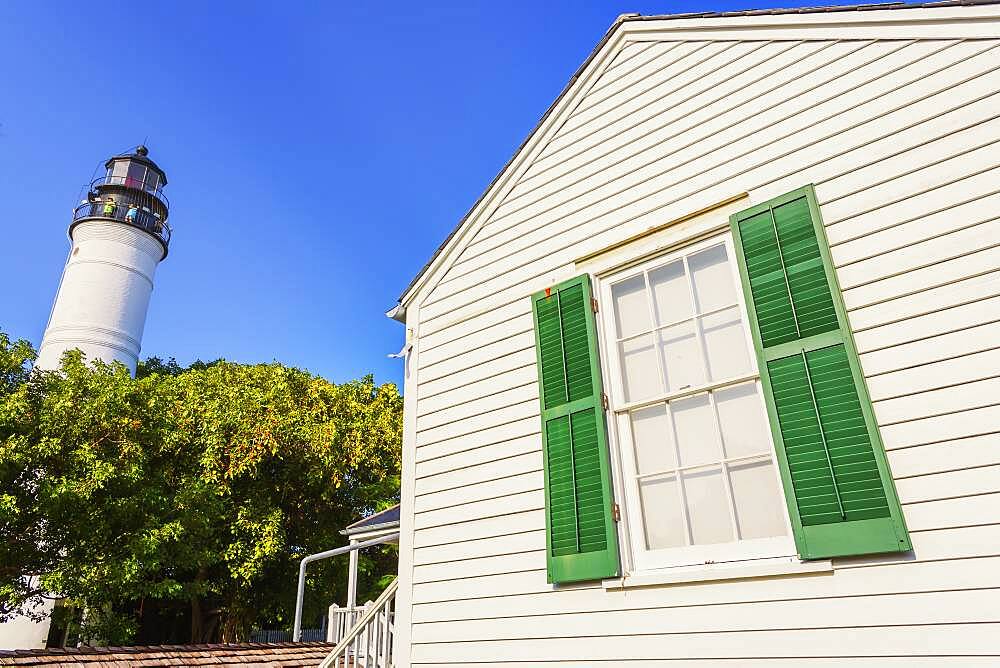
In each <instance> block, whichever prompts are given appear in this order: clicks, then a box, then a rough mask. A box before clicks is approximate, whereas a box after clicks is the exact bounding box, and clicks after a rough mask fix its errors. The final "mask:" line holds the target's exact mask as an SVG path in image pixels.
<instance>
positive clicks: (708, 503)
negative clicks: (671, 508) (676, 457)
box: [683, 469, 734, 545]
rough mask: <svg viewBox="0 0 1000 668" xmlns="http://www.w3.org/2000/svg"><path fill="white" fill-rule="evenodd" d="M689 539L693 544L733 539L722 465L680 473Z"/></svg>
mask: <svg viewBox="0 0 1000 668" xmlns="http://www.w3.org/2000/svg"><path fill="white" fill-rule="evenodd" d="M683 480H684V495H685V498H686V500H687V513H688V520H689V521H690V522H691V542H692V543H694V544H695V545H706V544H709V543H727V542H729V541H731V540H733V539H734V536H733V521H732V518H731V517H730V514H729V497H728V495H727V494H726V488H725V486H724V485H723V481H722V469H715V470H711V471H695V472H687V473H684V474H683Z"/></svg>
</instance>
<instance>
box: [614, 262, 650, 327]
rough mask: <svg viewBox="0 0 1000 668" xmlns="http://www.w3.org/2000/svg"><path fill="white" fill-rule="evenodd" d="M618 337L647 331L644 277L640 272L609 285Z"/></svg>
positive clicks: (647, 319) (647, 307)
mask: <svg viewBox="0 0 1000 668" xmlns="http://www.w3.org/2000/svg"><path fill="white" fill-rule="evenodd" d="M611 299H612V301H613V302H614V308H615V323H616V325H617V327H618V330H617V331H618V338H620V339H623V338H625V337H628V336H632V335H634V334H640V333H642V332H648V331H649V330H650V329H652V327H650V325H649V304H648V303H647V301H646V279H645V278H644V277H643V275H642V274H639V275H638V276H633V277H632V278H630V279H628V280H625V281H622V282H621V283H615V284H614V285H613V286H611Z"/></svg>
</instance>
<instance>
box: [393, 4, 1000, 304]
mask: <svg viewBox="0 0 1000 668" xmlns="http://www.w3.org/2000/svg"><path fill="white" fill-rule="evenodd" d="M995 4H1000V0H931V1H930V2H880V3H869V4H862V5H827V6H822V7H788V8H772V9H745V10H741V11H730V12H689V13H686V14H653V15H651V16H643V15H642V14H622V15H621V16H619V17H618V18H617V19H615V22H614V23H612V24H611V27H610V28H608V31H607V32H606V33H605V34H604V37H603V38H601V41H600V42H598V43H597V46H595V47H594V50H593V51H591V52H590V55H589V56H587V59H586V60H584V61H583V64H582V65H580V67H579V68H578V69H577V70H576V72H575V73H574V74H573V76H572V77H570V80H569V82H568V83H567V84H566V87H565V88H563V90H562V92H561V93H559V96H558V97H557V98H556V99H555V101H554V102H553V103H552V105H551V106H550V107H549V108H548V109H547V110H546V111H545V113H544V114H542V117H541V119H539V121H538V123H537V124H536V125H535V127H534V128H533V129H532V130H531V132H529V133H528V136H527V137H526V138H525V139H524V141H523V142H521V145H520V146H518V148H517V150H516V151H514V155H513V156H511V158H510V160H508V161H507V164H505V165H504V166H503V168H502V169H501V170H500V173H499V174H497V175H496V176H495V177H493V180H492V181H491V182H490V184H489V185H488V186H486V190H484V191H483V193H482V194H481V195H480V196H479V197H478V198H477V199H476V201H475V202H474V203H473V204H472V208H470V209H469V210H468V211H467V212H466V214H465V215H464V216H462V218H461V220H459V221H458V224H457V225H456V226H455V227H454V229H452V231H451V232H450V233H449V234H448V236H447V237H445V240H444V241H442V242H441V245H440V246H438V249H437V250H436V251H434V255H432V256H431V259H430V260H428V261H427V263H426V264H425V265H424V266H423V267H422V268H421V269H420V271H419V272H417V275H416V276H414V277H413V280H411V281H410V284H409V285H407V286H406V289H405V290H403V294H401V295H399V300H398V301H399V302H400V303H402V301H403V298H404V297H405V296H406V293H407V292H409V291H410V289H411V288H412V287H413V286H414V285H416V284H417V281H419V280H420V277H421V276H423V275H424V273H426V272H427V270H428V269H430V266H431V265H432V264H434V260H436V259H437V257H438V255H440V254H441V253H442V252H443V251H444V249H445V246H447V245H448V242H449V241H451V240H452V238H453V237H454V236H455V235H456V234H458V231H459V230H460V229H462V226H463V225H465V221H467V220H468V219H469V216H470V215H472V212H473V211H475V210H476V207H477V206H479V203H480V202H481V201H482V200H483V198H484V197H486V195H487V194H488V193H489V192H490V190H491V189H492V188H493V186H494V184H495V183H496V182H497V181H499V180H500V177H501V176H503V173H504V172H506V171H507V168H508V167H510V166H511V164H512V163H513V162H514V160H515V159H516V158H517V155H518V154H519V153H520V152H521V150H522V149H523V148H524V147H525V145H527V143H528V142H529V141H530V140H531V137H532V136H533V135H534V134H535V133H536V132H537V131H538V130H539V128H541V127H542V125H543V124H544V123H545V119H547V118H548V117H549V115H550V114H551V113H552V111H553V110H554V109H555V108H556V105H558V104H559V100H561V99H562V98H563V96H564V95H566V93H568V92H569V90H570V88H572V86H573V84H574V83H576V80H577V79H578V78H579V77H580V75H581V74H583V71H584V70H585V69H587V65H589V64H590V61H591V60H593V59H594V56H596V55H597V54H598V52H600V50H601V48H602V47H603V46H604V44H605V42H607V41H608V40H609V39H610V38H611V35H612V34H614V32H615V29H616V28H617V27H618V26H619V25H620V24H621V23H624V22H625V21H664V20H674V19H721V18H725V19H728V18H739V17H744V16H778V15H780V14H829V13H833V12H871V11H882V10H886V9H935V8H947V7H977V6H980V5H995Z"/></svg>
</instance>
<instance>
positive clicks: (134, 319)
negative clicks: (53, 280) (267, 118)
mask: <svg viewBox="0 0 1000 668" xmlns="http://www.w3.org/2000/svg"><path fill="white" fill-rule="evenodd" d="M104 166H105V168H106V170H107V171H106V173H105V175H104V176H102V177H100V178H98V179H97V180H95V181H94V182H93V183H91V184H90V187H89V189H88V191H87V197H86V199H85V200H84V201H83V202H81V203H80V204H79V205H78V206H77V207H76V209H74V210H73V222H72V223H70V226H69V238H70V242H71V248H70V252H69V258H68V259H67V260H66V267H65V268H64V269H63V275H62V280H61V281H60V283H59V291H58V292H57V294H56V300H55V303H54V304H53V305H52V315H51V316H49V324H48V326H47V327H46V328H45V336H44V338H43V339H42V345H41V347H40V349H39V352H38V361H37V362H36V366H37V367H38V368H42V369H56V368H58V367H59V362H60V359H61V358H62V355H63V353H64V352H65V351H67V350H71V349H73V348H79V349H80V350H82V351H83V353H84V354H85V355H86V356H87V359H88V360H93V359H101V360H104V361H105V362H112V361H115V360H117V361H119V362H121V363H122V364H124V365H125V366H126V367H128V368H129V370H130V371H131V372H132V373H133V374H134V373H135V367H136V363H137V362H138V360H139V350H140V349H141V344H142V330H143V328H144V326H145V324H146V311H147V309H148V308H149V297H150V294H152V292H153V276H154V274H155V273H156V266H157V265H158V264H159V263H160V261H161V260H162V259H163V258H165V257H166V256H167V249H168V246H169V244H170V227H169V225H168V224H167V215H168V213H169V202H168V201H167V198H166V197H165V196H164V195H163V186H165V185H166V183H167V176H166V174H165V173H164V172H163V170H162V169H160V168H159V167H158V166H157V165H156V163H155V162H153V161H152V160H150V159H149V150H148V149H147V148H146V147H145V146H139V147H138V148H136V149H135V151H134V152H133V153H128V154H124V155H116V156H114V157H113V158H110V159H109V160H108V161H107V162H106V163H105V165H104Z"/></svg>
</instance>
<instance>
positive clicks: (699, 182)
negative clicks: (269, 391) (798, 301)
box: [401, 19, 1000, 668]
mask: <svg viewBox="0 0 1000 668" xmlns="http://www.w3.org/2000/svg"><path fill="white" fill-rule="evenodd" d="M734 20H739V19H734ZM871 30H872V33H871V35H870V37H868V38H863V39H857V38H852V39H844V40H838V39H837V38H836V37H835V36H833V33H832V32H830V31H827V32H825V33H824V34H823V35H822V36H821V37H817V38H816V39H808V38H802V36H801V35H799V36H798V37H797V38H796V39H788V40H779V39H771V38H768V39H760V38H755V36H754V35H755V31H754V30H753V29H748V30H746V31H745V33H746V37H745V38H734V37H733V36H732V35H733V34H732V33H729V35H730V36H729V37H728V38H727V39H725V40H713V39H712V38H711V37H710V36H708V35H706V34H705V33H700V36H699V37H698V38H697V39H684V38H679V37H678V36H677V35H673V36H672V37H671V38H670V39H660V38H659V37H658V36H657V34H656V33H652V34H649V35H644V40H645V41H642V42H634V41H633V42H625V43H624V44H621V45H619V46H615V47H608V48H617V49H619V52H618V53H616V54H611V55H609V57H608V59H607V61H606V63H607V64H606V65H603V66H602V67H604V68H605V69H604V70H603V72H598V73H597V74H596V75H595V77H594V78H592V79H587V80H586V81H582V82H581V83H580V86H581V87H582V88H581V92H580V94H579V95H577V96H576V97H574V98H573V99H572V101H571V103H570V104H568V105H567V107H566V109H564V110H563V112H562V115H561V117H559V118H556V119H554V120H553V123H554V125H553V127H552V129H551V132H550V134H548V135H547V139H546V141H545V142H544V143H543V144H540V145H538V146H536V147H535V148H533V149H532V150H533V151H534V153H533V156H534V157H533V158H532V160H531V163H530V164H526V165H522V166H519V167H517V169H518V170H520V171H518V172H516V173H515V175H514V178H513V179H512V180H511V181H510V183H509V186H505V188H509V189H508V190H506V191H505V192H504V194H503V196H502V197H499V198H497V200H496V201H495V202H492V203H491V204H490V205H489V207H487V208H486V209H485V212H486V213H485V214H484V215H481V216H478V217H475V218H474V220H472V221H470V223H469V225H470V230H469V233H468V238H463V239H462V240H461V242H460V243H459V245H458V246H457V247H456V249H455V250H454V252H452V253H451V254H450V255H449V256H448V259H447V261H446V265H445V266H443V267H441V268H440V269H439V270H437V271H436V273H435V274H434V279H433V281H432V282H430V283H428V284H427V285H426V286H424V287H422V288H421V289H420V290H419V291H418V293H417V294H416V296H415V299H416V300H418V301H419V304H420V310H419V323H418V336H419V354H418V357H417V372H418V373H417V378H418V384H417V386H416V387H415V388H414V387H411V386H409V385H408V387H407V392H410V391H415V392H416V393H417V397H418V398H417V402H416V404H417V405H416V410H415V417H414V423H413V425H412V426H413V427H415V434H414V435H413V438H414V439H415V444H416V452H415V465H414V472H413V474H412V475H413V479H412V480H410V481H409V482H410V483H411V484H410V486H409V489H411V490H412V492H411V494H412V495H413V496H412V497H411V498H410V499H408V502H409V504H410V508H411V512H412V515H411V517H410V522H411V524H410V530H411V531H412V532H413V534H412V548H411V552H410V554H409V555H408V558H409V561H408V563H409V564H410V566H411V568H410V569H407V571H406V572H401V578H402V580H401V583H402V585H401V586H403V587H405V588H406V589H407V590H408V592H409V600H410V601H411V608H410V627H409V629H410V638H411V646H410V647H409V648H408V655H409V659H410V661H411V662H412V664H413V665H423V666H442V667H443V666H451V667H452V668H455V667H457V666H463V665H477V666H481V667H485V666H491V665H495V666H515V665H517V666H525V665H548V664H549V663H552V664H556V663H558V664H559V665H572V666H591V665H623V666H629V668H639V667H641V666H654V665H655V666H667V665H669V666H684V665H692V666H693V665H720V664H721V665H739V666H744V665H748V666H750V665H764V664H765V663H766V664H767V665H789V666H799V665H816V666H823V665H842V659H843V658H844V657H855V658H854V659H853V660H852V665H859V666H865V665H872V666H886V665H900V666H910V665H912V666H922V665H939V663H938V660H939V659H940V660H942V661H950V662H951V663H952V664H954V665H968V666H977V665H993V664H994V663H995V661H996V657H997V656H1000V644H998V642H997V637H1000V607H998V606H997V605H996V601H997V600H998V597H1000V39H997V38H996V37H995V36H993V37H988V38H976V39H960V38H958V37H954V36H953V35H951V34H949V33H948V31H947V30H945V31H943V32H941V38H934V39H930V38H919V39H918V38H912V39H910V38H907V39H880V38H879V34H878V33H879V28H878V27H873V28H872V29H871ZM996 34H997V33H996V32H995V31H994V32H993V33H992V35H996ZM773 36H774V35H773V32H772V33H771V34H770V37H773ZM809 183H812V184H814V185H815V187H816V193H817V197H818V199H819V203H820V210H821V214H822V216H823V220H824V223H825V225H826V229H827V236H828V238H829V240H830V244H831V254H832V257H833V261H834V265H835V266H836V272H837V278H838V281H839V282H840V284H841V286H842V288H843V294H844V301H845V304H846V306H847V309H848V319H849V321H850V324H851V327H852V329H853V330H854V335H855V341H856V343H857V347H858V350H859V352H860V357H861V366H862V370H863V372H864V374H865V376H866V381H867V384H868V388H869V391H870V394H871V396H872V399H873V403H874V410H875V416H876V420H877V421H878V423H879V425H880V431H881V434H882V438H883V440H884V442H885V446H886V450H887V456H888V460H889V465H890V469H891V471H892V473H893V477H894V478H895V482H896V486H897V490H898V493H899V497H900V501H901V503H902V508H903V515H904V519H905V521H906V524H907V527H908V529H909V531H910V535H911V539H912V542H913V546H914V549H913V552H912V553H906V554H888V555H873V556H863V557H852V558H846V559H835V560H833V565H832V567H831V569H830V570H829V571H824V572H810V573H798V574H791V575H786V576H781V577H759V578H744V579H739V580H722V581H715V582H711V581H710V582H687V583H685V582H681V583H675V584H672V585H670V586H647V587H625V588H623V589H605V588H604V587H603V586H602V585H601V583H597V582H591V583H583V584H577V585H568V586H560V587H557V586H554V585H551V584H548V583H547V582H546V571H545V553H544V551H545V540H546V539H545V529H544V527H545V514H544V495H543V474H542V450H541V433H540V421H539V406H538V387H537V370H536V364H535V359H536V357H535V349H534V343H535V337H534V331H533V327H532V316H531V304H530V299H529V296H530V294H531V293H532V292H534V291H537V290H540V289H543V288H545V287H548V286H550V285H552V284H553V283H554V282H556V281H558V280H562V279H565V278H569V277H570V276H573V275H576V274H578V273H580V271H581V270H580V269H577V268H576V267H575V262H576V260H577V259H578V258H581V257H584V256H587V255H589V254H591V253H594V252H597V251H600V250H601V249H603V248H607V247H610V246H612V245H614V244H617V243H619V242H620V241H621V240H623V239H625V238H628V237H629V236H631V235H634V234H637V233H641V232H643V231H645V230H646V229H648V228H650V227H652V226H655V225H662V224H663V223H665V222H668V221H670V220H673V219H677V218H680V217H682V216H685V215H687V214H690V213H691V212H693V211H697V210H699V209H702V208H704V207H706V206H710V205H712V204H714V203H717V202H720V201H723V200H726V199H729V198H732V197H733V196H735V195H738V194H739V193H743V192H746V193H748V194H749V197H750V204H754V203H757V202H760V201H763V200H766V199H768V198H770V197H773V196H776V195H780V194H782V193H784V192H788V191H790V190H793V189H795V188H798V187H801V186H803V185H806V184H809ZM490 207H492V208H490ZM602 306H603V305H602ZM603 317H606V309H604V308H602V309H601V312H600V313H599V315H598V318H603ZM616 491H620V490H616ZM404 505H405V504H404ZM624 510H625V512H628V511H629V509H628V508H625V509H624ZM624 547H625V548H626V549H627V546H624ZM987 655H992V656H987ZM941 657H950V658H949V659H941ZM828 659H829V661H828ZM897 659H898V660H897Z"/></svg>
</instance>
